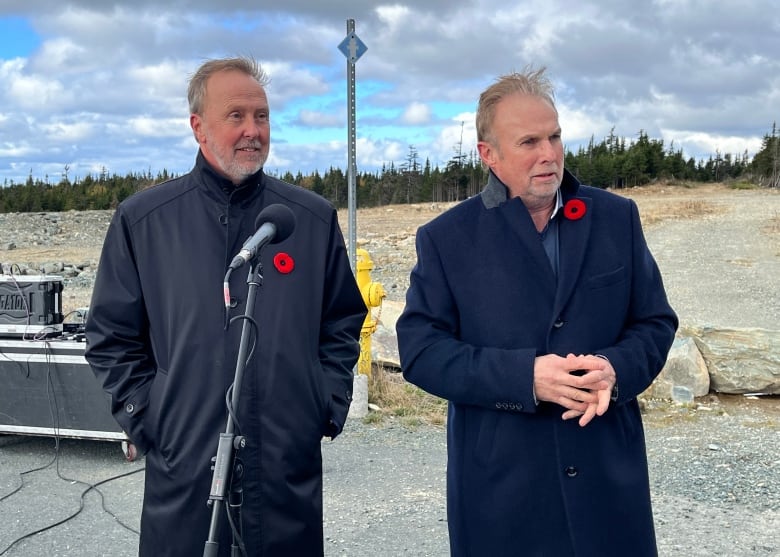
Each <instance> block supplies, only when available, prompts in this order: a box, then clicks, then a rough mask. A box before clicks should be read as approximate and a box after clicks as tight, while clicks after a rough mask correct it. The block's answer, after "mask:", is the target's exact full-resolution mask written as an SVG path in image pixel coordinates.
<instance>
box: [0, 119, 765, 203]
mask: <svg viewBox="0 0 780 557" xmlns="http://www.w3.org/2000/svg"><path fill="white" fill-rule="evenodd" d="M778 151H780V133H779V132H778V130H777V128H776V125H773V126H772V132H771V133H770V134H766V135H765V136H764V138H763V142H762V146H761V150H760V151H759V152H758V153H756V155H755V156H753V157H752V159H751V158H750V157H749V155H748V153H747V152H745V153H742V154H741V155H740V154H729V153H726V154H721V153H719V152H716V153H715V154H714V155H710V157H709V158H708V159H706V160H699V161H696V160H694V159H693V158H688V159H685V157H684V156H683V152H682V149H676V148H675V146H674V144H670V145H668V146H666V145H664V142H663V140H658V139H651V138H650V137H648V135H647V134H646V133H645V132H644V131H640V132H639V134H638V138H637V139H636V140H633V139H632V140H631V141H626V139H625V138H623V137H617V136H615V135H614V134H613V133H610V135H609V136H608V137H606V138H604V139H603V140H602V141H600V142H599V143H596V141H595V140H594V139H591V141H590V143H589V144H588V146H587V147H581V148H580V149H578V150H577V151H576V152H572V151H568V150H567V151H566V153H565V166H566V168H567V169H568V170H569V171H571V172H572V173H573V174H574V175H575V176H576V177H577V178H578V179H579V180H580V181H581V182H582V183H584V184H589V185H592V186H596V187H600V188H625V187H637V186H642V185H645V184H650V183H654V182H657V181H660V180H665V181H671V182H679V183H691V182H729V181H734V182H736V181H739V182H743V183H750V184H754V185H756V186H758V187H780V156H779V153H778ZM173 177H175V176H173V175H172V174H170V173H169V172H168V171H167V170H162V171H161V172H158V173H157V174H152V172H151V170H149V171H146V172H142V173H130V174H128V175H126V176H119V175H117V174H109V173H108V172H107V171H103V172H101V173H100V174H99V175H97V176H92V175H89V174H88V175H86V176H83V177H75V178H74V179H72V180H71V179H70V177H69V175H68V166H67V165H66V166H65V167H64V168H63V172H62V176H61V177H60V178H59V179H58V180H56V181H55V180H52V178H51V177H49V176H47V177H44V179H40V178H33V173H32V171H31V172H30V176H29V177H28V179H27V180H26V181H25V183H23V184H16V183H13V182H11V183H8V182H6V183H5V184H3V187H0V213H12V212H20V213H21V212H37V211H55V212H56V211H70V210H76V211H84V210H91V209H113V208H115V207H116V206H117V204H118V203H119V202H121V201H122V200H123V199H125V198H126V197H128V196H130V195H132V194H133V193H135V192H136V191H139V190H141V189H144V188H147V187H150V186H153V185H155V184H159V183H162V182H165V181H166V180H169V179H170V178H173ZM278 177H279V178H281V179H282V180H285V181H287V182H290V183H293V184H296V185H298V186H301V187H304V188H307V189H310V190H313V191H315V192H316V193H318V194H320V195H322V196H323V197H325V198H326V199H328V200H330V201H331V202H332V203H333V204H334V205H336V206H337V207H339V208H343V207H346V206H347V196H348V191H347V189H348V188H347V174H346V172H344V171H343V170H341V169H340V168H334V167H331V168H329V169H328V170H327V171H325V172H324V173H322V174H321V173H320V172H319V171H315V172H313V173H311V174H306V175H304V174H302V173H301V172H298V173H297V174H295V175H293V174H292V173H291V172H286V173H284V174H282V175H280V176H278ZM486 180H487V169H486V168H484V167H483V166H482V165H481V163H480V161H479V157H478V156H477V154H476V152H469V153H462V152H460V150H459V149H457V148H456V149H455V154H454V155H453V157H452V158H451V159H450V160H449V161H448V162H447V164H446V165H445V166H444V168H440V167H439V166H432V165H431V163H430V160H428V159H426V160H424V161H423V160H421V157H420V155H419V154H418V152H417V150H416V149H415V148H414V147H413V146H410V147H409V152H408V154H407V156H406V159H405V160H404V161H403V162H401V163H399V164H397V165H396V164H395V163H390V164H389V165H386V166H385V167H383V168H382V169H381V170H379V171H376V172H362V173H361V172H358V175H357V177H356V184H357V189H356V201H357V206H358V207H375V206H380V205H388V204H409V203H423V202H447V201H458V200H461V199H466V198H467V197H470V196H472V195H475V194H477V193H479V192H480V191H481V189H482V187H483V186H484V184H485V182H486Z"/></svg>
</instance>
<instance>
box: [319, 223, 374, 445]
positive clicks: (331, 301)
mask: <svg viewBox="0 0 780 557" xmlns="http://www.w3.org/2000/svg"><path fill="white" fill-rule="evenodd" d="M331 222H332V225H331V229H330V240H329V245H330V248H329V250H328V251H329V256H328V263H327V268H326V272H325V283H326V284H325V294H324V299H323V307H322V318H321V324H320V348H319V354H320V363H321V365H322V368H323V371H324V373H325V375H326V384H327V385H328V390H329V391H330V399H329V401H328V403H329V413H330V418H329V423H328V424H326V429H325V435H326V436H328V437H331V438H334V437H336V436H337V435H338V434H339V433H341V430H342V429H343V427H344V423H345V422H346V419H347V413H348V412H349V405H350V403H351V402H352V382H353V378H354V372H353V368H354V366H355V363H356V362H357V359H358V356H359V355H360V344H359V342H358V339H359V338H360V329H361V327H362V325H363V320H364V319H365V317H366V312H367V311H368V310H367V308H366V305H365V303H364V302H363V298H362V296H361V295H360V290H359V289H358V286H357V282H356V281H355V276H354V275H353V274H352V270H351V268H350V265H349V257H348V255H347V250H346V248H345V246H344V238H343V236H342V234H341V230H340V228H339V226H338V221H337V219H336V213H335V211H334V212H333V219H332V221H331Z"/></svg>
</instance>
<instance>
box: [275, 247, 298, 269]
mask: <svg viewBox="0 0 780 557" xmlns="http://www.w3.org/2000/svg"><path fill="white" fill-rule="evenodd" d="M274 267H276V270H277V271H279V272H280V273H282V274H283V275H286V274H287V273H292V270H293V269H295V261H293V258H292V257H290V256H289V254H286V253H284V252H283V251H280V252H279V253H277V254H276V255H274Z"/></svg>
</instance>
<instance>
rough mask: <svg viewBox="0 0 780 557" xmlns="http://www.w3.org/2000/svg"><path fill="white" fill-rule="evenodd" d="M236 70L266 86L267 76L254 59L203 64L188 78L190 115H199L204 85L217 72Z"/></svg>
mask: <svg viewBox="0 0 780 557" xmlns="http://www.w3.org/2000/svg"><path fill="white" fill-rule="evenodd" d="M228 70H236V71H239V72H242V73H245V74H246V75H249V76H251V77H253V78H254V79H255V80H256V81H257V82H258V83H259V84H260V85H262V86H263V87H265V86H266V85H268V81H269V79H268V75H267V74H266V73H265V71H264V70H263V69H262V68H261V67H260V64H258V63H257V61H256V60H255V59H254V58H251V57H249V56H239V57H236V58H220V59H216V60H208V61H206V62H204V63H203V64H202V65H201V66H200V68H198V70H197V71H196V72H195V73H194V74H193V75H192V77H191V78H190V85H189V88H188V90H187V100H188V101H189V104H190V114H200V113H201V110H203V99H205V98H206V83H207V82H208V80H209V78H210V77H211V76H212V75H214V74H215V73H218V72H224V71H228Z"/></svg>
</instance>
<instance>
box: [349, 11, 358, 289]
mask: <svg viewBox="0 0 780 557" xmlns="http://www.w3.org/2000/svg"><path fill="white" fill-rule="evenodd" d="M354 33H355V20H354V19H348V20H347V36H348V37H349V36H352V35H354ZM356 110H357V109H356V106H355V60H354V59H350V57H349V56H347V129H348V130H349V131H348V138H347V151H348V161H347V192H348V193H347V204H348V211H349V224H348V226H349V232H348V234H349V264H350V266H351V267H352V272H353V273H354V272H355V261H356V258H357V206H356V205H357V203H356V180H357V161H356V146H355V144H356V142H357V131H356V124H355V113H356Z"/></svg>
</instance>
